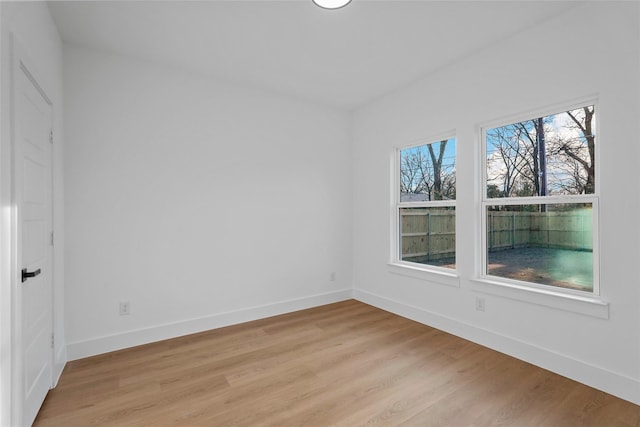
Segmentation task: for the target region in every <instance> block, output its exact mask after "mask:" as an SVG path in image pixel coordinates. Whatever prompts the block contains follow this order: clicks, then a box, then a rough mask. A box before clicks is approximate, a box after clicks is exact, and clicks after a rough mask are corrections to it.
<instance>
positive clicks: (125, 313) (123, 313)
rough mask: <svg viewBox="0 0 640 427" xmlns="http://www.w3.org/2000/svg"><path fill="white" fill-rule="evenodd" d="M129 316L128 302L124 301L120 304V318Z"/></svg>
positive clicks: (129, 306)
mask: <svg viewBox="0 0 640 427" xmlns="http://www.w3.org/2000/svg"><path fill="white" fill-rule="evenodd" d="M129 314H131V304H130V303H129V301H124V302H121V303H120V316H128V315H129Z"/></svg>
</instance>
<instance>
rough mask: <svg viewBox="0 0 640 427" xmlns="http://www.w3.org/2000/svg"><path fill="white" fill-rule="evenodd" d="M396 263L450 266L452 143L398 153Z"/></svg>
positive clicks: (453, 185) (453, 190) (453, 258)
mask: <svg viewBox="0 0 640 427" xmlns="http://www.w3.org/2000/svg"><path fill="white" fill-rule="evenodd" d="M397 171H399V177H398V188H397V194H398V197H397V201H396V218H397V230H398V239H397V252H396V253H397V259H396V260H397V261H403V262H409V263H416V264H422V265H429V266H434V267H436V268H446V269H455V267H456V246H455V240H456V230H455V226H456V217H455V199H456V140H455V138H444V139H440V140H438V141H436V142H432V143H429V144H423V145H418V146H413V147H409V148H404V149H401V150H399V154H398V168H397Z"/></svg>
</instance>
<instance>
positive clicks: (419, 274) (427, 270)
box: [387, 261, 460, 288]
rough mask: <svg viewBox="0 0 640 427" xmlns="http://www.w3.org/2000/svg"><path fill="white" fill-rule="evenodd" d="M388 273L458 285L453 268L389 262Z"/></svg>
mask: <svg viewBox="0 0 640 427" xmlns="http://www.w3.org/2000/svg"><path fill="white" fill-rule="evenodd" d="M387 265H388V266H389V273H391V274H397V275H400V276H406V277H412V278H414V279H420V280H424V281H427V282H432V283H437V284H439V285H445V286H451V287H454V288H459V287H460V276H458V273H457V272H456V271H455V270H448V269H440V268H437V267H428V266H424V267H422V266H420V265H416V264H414V263H407V262H401V261H399V262H390V263H389V264H387Z"/></svg>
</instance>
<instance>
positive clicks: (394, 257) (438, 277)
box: [389, 131, 460, 287]
mask: <svg viewBox="0 0 640 427" xmlns="http://www.w3.org/2000/svg"><path fill="white" fill-rule="evenodd" d="M445 139H446V140H450V139H454V140H455V143H456V166H457V150H458V140H457V137H456V133H455V131H450V132H446V133H443V134H440V135H436V136H433V137H430V138H423V139H420V140H418V141H414V142H413V143H411V144H407V145H403V146H399V147H397V148H395V149H394V151H393V154H392V167H391V174H392V177H391V180H390V181H391V213H390V218H391V233H390V236H391V238H390V240H391V245H390V254H391V258H390V261H389V265H390V266H391V269H390V271H391V272H392V273H396V274H401V275H404V276H409V277H414V278H420V279H429V280H430V281H433V282H436V283H439V284H444V285H449V286H456V287H458V286H459V285H460V283H459V277H458V270H457V262H458V260H457V242H456V268H455V269H454V268H446V267H440V266H437V265H430V264H420V263H415V262H411V261H404V260H402V254H401V251H402V246H401V245H402V243H401V240H400V239H401V230H400V228H401V226H402V224H401V219H400V211H401V209H404V208H435V207H453V208H454V209H457V208H456V200H433V201H426V202H401V201H400V197H401V194H400V168H401V164H400V162H401V151H403V150H408V149H411V148H415V147H420V146H424V145H429V144H435V143H438V142H440V141H442V140H445ZM454 212H455V210H454ZM455 218H456V229H457V220H458V215H457V212H456V215H455ZM456 236H457V234H456ZM455 239H456V240H457V237H456V238H455ZM425 273H431V274H427V275H425Z"/></svg>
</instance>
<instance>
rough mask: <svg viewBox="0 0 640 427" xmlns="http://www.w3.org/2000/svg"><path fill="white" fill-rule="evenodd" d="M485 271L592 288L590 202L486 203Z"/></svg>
mask: <svg viewBox="0 0 640 427" xmlns="http://www.w3.org/2000/svg"><path fill="white" fill-rule="evenodd" d="M486 215H487V218H486V219H487V266H486V268H487V270H486V271H487V274H489V275H492V276H498V277H504V278H509V279H515V280H522V281H527V282H533V283H538V284H543V285H550V286H558V287H562V288H569V289H577V290H581V291H588V292H592V291H593V222H592V204H591V203H570V204H553V205H552V204H541V205H511V206H505V205H497V206H489V207H488V208H487V212H486Z"/></svg>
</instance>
